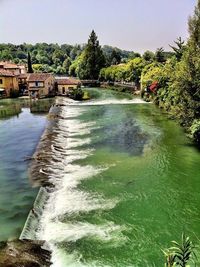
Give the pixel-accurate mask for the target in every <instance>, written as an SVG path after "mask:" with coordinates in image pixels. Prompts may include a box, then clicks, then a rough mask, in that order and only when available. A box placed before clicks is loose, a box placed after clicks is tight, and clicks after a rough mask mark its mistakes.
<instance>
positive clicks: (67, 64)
mask: <svg viewBox="0 0 200 267" xmlns="http://www.w3.org/2000/svg"><path fill="white" fill-rule="evenodd" d="M71 64H72V61H71V59H70V57H67V58H66V59H65V60H64V62H63V68H64V70H65V73H69V68H70V66H71Z"/></svg>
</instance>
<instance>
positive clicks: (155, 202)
mask: <svg viewBox="0 0 200 267" xmlns="http://www.w3.org/2000/svg"><path fill="white" fill-rule="evenodd" d="M135 104H138V105H135ZM54 108H55V109H57V110H56V112H55V114H54V116H53V117H51V114H50V121H51V127H50V128H49V129H48V130H47V131H46V133H45V134H44V136H43V137H42V139H41V144H40V146H39V148H38V149H39V150H40V151H39V153H38V154H37V153H36V155H35V161H36V163H35V166H33V169H32V175H33V174H34V172H36V171H38V168H39V172H38V175H39V176H40V175H41V176H42V181H43V183H44V187H42V188H41V189H40V191H39V194H38V197H37V199H36V201H35V204H34V207H33V209H32V210H31V211H30V214H29V217H28V219H27V222H26V225H25V227H24V230H23V232H22V235H21V238H28V239H37V240H45V241H46V246H47V247H48V248H49V249H50V250H51V251H52V262H53V267H65V266H68V267H91V266H94V267H100V266H101V267H106V266H110V267H129V266H153V264H155V266H160V264H161V263H162V255H161V256H160V254H161V253H160V248H161V247H162V248H164V247H165V244H166V243H167V242H169V241H171V240H172V239H174V235H177V234H178V233H177V232H178V231H179V230H180V231H181V228H182V226H180V227H179V226H178V225H177V222H178V219H179V220H180V218H178V217H179V216H178V214H177V215H174V216H172V217H169V213H170V207H171V203H172V202H173V206H174V208H177V210H178V207H177V205H178V204H177V203H176V200H175V199H173V198H172V197H170V195H171V194H173V195H174V197H175V198H178V191H177V190H178V189H176V188H175V187H173V186H172V185H171V183H173V180H174V179H175V180H176V179H177V177H175V176H173V174H172V172H171V169H170V168H171V167H170V166H171V165H173V160H174V158H173V156H174V153H170V151H169V150H167V147H166V146H164V147H162V149H161V148H160V142H162V139H163V138H165V135H167V136H168V138H169V140H170V142H172V139H171V138H172V137H171V136H170V134H169V133H167V132H163V131H162V128H161V124H160V121H159V119H160V118H161V115H158V116H157V113H156V112H157V110H156V109H154V108H152V106H150V105H147V104H144V103H143V102H142V101H141V100H138V99H131V100H128V99H122V100H120V99H116V98H115V97H114V96H113V98H111V99H107V100H102V99H100V100H95V101H89V102H83V103H81V102H75V101H72V100H68V99H65V98H58V99H57V100H56V103H55V107H54ZM144 114H145V116H144ZM155 114H156V116H155ZM165 123H167V125H168V128H170V127H171V128H173V127H174V128H173V129H175V127H176V126H175V125H174V124H173V122H168V121H167V119H166V121H165ZM179 130H180V129H179V128H178V130H177V131H179ZM177 135H178V132H177ZM182 138H183V139H182V140H183V142H185V139H184V137H183V135H182ZM176 141H177V140H176ZM179 142H180V138H179ZM166 143H167V142H166ZM174 149H175V151H176V148H175V147H174ZM176 152H177V153H178V152H179V151H178V150H177V151H176ZM184 171H185V173H186V174H187V169H184ZM169 175H171V177H172V178H171V180H170V182H169V181H168V182H166V180H167V179H168V177H169ZM43 176H44V177H43ZM194 177H196V176H195V175H194ZM45 179H46V181H45ZM161 181H162V182H161ZM182 193H183V192H182ZM166 195H167V197H166ZM191 201H193V200H192V199H191ZM193 204H194V203H193ZM163 205H165V209H163ZM182 212H183V213H184V214H185V215H187V213H188V212H189V209H188V207H187V208H185V207H184V208H183V210H182ZM191 212H192V211H191V210H190V213H191ZM177 213H178V212H177ZM193 215H194V214H193ZM196 216H197V214H196ZM166 222H167V224H166ZM174 225H176V227H175V228H176V229H174V228H173V227H174ZM170 231H171V232H170ZM180 233H181V232H180Z"/></svg>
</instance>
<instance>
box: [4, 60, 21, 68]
mask: <svg viewBox="0 0 200 267" xmlns="http://www.w3.org/2000/svg"><path fill="white" fill-rule="evenodd" d="M0 66H3V68H5V69H19V66H18V65H17V64H14V63H12V62H7V61H0Z"/></svg>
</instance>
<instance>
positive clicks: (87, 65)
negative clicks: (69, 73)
mask: <svg viewBox="0 0 200 267" xmlns="http://www.w3.org/2000/svg"><path fill="white" fill-rule="evenodd" d="M82 54H83V57H82V61H81V63H80V66H79V71H78V76H79V77H80V78H81V79H91V80H97V79H98V77H99V72H100V70H101V68H103V67H104V65H105V58H104V55H103V51H102V49H101V46H100V45H99V41H98V38H97V35H96V33H95V32H94V30H93V31H92V33H91V34H90V37H89V40H88V43H87V45H86V47H85V49H84V51H83V52H82Z"/></svg>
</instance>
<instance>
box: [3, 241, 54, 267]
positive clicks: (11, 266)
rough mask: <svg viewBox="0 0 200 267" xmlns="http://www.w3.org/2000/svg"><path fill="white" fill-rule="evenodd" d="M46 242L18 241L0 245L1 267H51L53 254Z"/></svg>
mask: <svg viewBox="0 0 200 267" xmlns="http://www.w3.org/2000/svg"><path fill="white" fill-rule="evenodd" d="M43 245H44V242H39V241H30V240H16V241H10V242H1V243H0V266H1V267H19V266H20V267H22V266H23V267H50V266H51V261H50V258H51V252H49V251H48V250H46V249H44V248H43V247H42V246H43Z"/></svg>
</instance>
